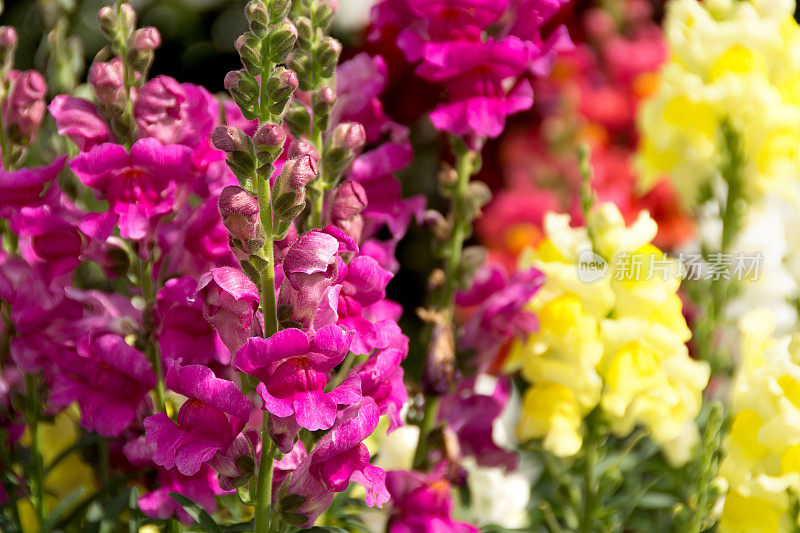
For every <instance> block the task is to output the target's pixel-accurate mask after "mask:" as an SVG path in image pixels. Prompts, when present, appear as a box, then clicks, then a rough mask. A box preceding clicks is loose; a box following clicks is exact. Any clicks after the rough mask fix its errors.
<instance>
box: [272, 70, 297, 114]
mask: <svg viewBox="0 0 800 533" xmlns="http://www.w3.org/2000/svg"><path fill="white" fill-rule="evenodd" d="M297 85H298V81H297V75H295V73H294V72H292V71H291V70H287V69H286V68H284V67H277V68H276V69H275V70H274V71H273V72H272V74H271V75H270V77H269V78H268V79H267V94H268V95H269V101H270V104H269V112H270V113H272V115H276V116H279V115H282V114H283V113H284V112H285V110H286V106H287V104H288V103H289V100H290V99H291V97H292V94H293V93H294V91H295V89H297Z"/></svg>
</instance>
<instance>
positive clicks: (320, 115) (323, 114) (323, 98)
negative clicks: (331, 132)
mask: <svg viewBox="0 0 800 533" xmlns="http://www.w3.org/2000/svg"><path fill="white" fill-rule="evenodd" d="M335 102H336V91H334V90H333V89H332V88H331V87H320V88H319V89H317V90H316V91H314V93H313V94H312V95H311V113H312V114H313V115H314V122H315V124H316V125H317V127H318V128H319V129H320V130H321V131H325V130H327V129H328V116H329V115H330V113H331V109H332V108H333V104H334V103H335Z"/></svg>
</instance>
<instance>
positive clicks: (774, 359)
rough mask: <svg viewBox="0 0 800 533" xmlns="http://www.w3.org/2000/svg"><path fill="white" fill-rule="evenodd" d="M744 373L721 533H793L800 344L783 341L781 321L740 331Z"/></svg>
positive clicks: (757, 314)
mask: <svg viewBox="0 0 800 533" xmlns="http://www.w3.org/2000/svg"><path fill="white" fill-rule="evenodd" d="M739 328H740V335H741V339H740V342H741V354H740V355H741V357H742V361H741V365H740V366H739V369H738V371H737V375H736V376H735V379H734V381H733V384H732V388H731V391H730V395H731V398H730V403H731V416H732V419H731V424H730V428H729V430H728V435H727V437H726V440H725V443H724V450H725V453H724V456H723V461H722V465H721V467H720V477H721V478H722V479H723V480H724V482H725V483H726V484H727V485H728V494H727V495H726V496H725V503H724V507H723V509H722V518H721V522H720V530H721V531H726V532H728V531H730V532H733V531H765V532H766V531H791V529H792V528H793V527H795V524H796V523H797V510H796V508H795V507H794V505H793V502H794V501H796V498H797V495H798V491H800V445H798V435H797V430H796V424H794V422H792V421H793V420H795V419H796V417H797V416H798V403H797V392H798V390H800V366H798V361H800V359H798V355H799V354H798V344H797V342H798V339H797V338H796V336H782V337H775V336H774V335H773V334H774V331H775V319H774V318H773V316H772V314H771V313H770V312H769V311H768V310H766V309H761V310H756V311H752V312H751V313H749V314H748V315H746V316H745V317H743V318H742V319H741V321H740V324H739Z"/></svg>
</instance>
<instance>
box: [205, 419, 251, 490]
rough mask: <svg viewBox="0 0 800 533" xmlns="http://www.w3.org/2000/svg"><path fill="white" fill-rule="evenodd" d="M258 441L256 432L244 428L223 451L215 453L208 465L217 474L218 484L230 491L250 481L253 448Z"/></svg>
mask: <svg viewBox="0 0 800 533" xmlns="http://www.w3.org/2000/svg"><path fill="white" fill-rule="evenodd" d="M257 443H258V432H257V431H256V430H254V429H246V430H244V431H243V432H242V433H240V434H239V435H237V437H236V438H235V439H234V440H233V442H232V443H231V445H230V446H229V447H228V449H227V450H226V451H225V453H217V454H215V455H214V457H213V458H211V460H210V461H209V463H208V464H209V465H211V467H212V468H213V469H214V470H215V471H216V472H217V474H218V475H219V486H220V487H221V488H222V490H226V491H230V490H234V489H235V488H237V487H241V486H243V485H245V484H247V483H248V482H249V481H250V478H251V477H252V476H253V473H254V472H255V465H256V463H255V459H254V458H253V450H255V449H256V444H257Z"/></svg>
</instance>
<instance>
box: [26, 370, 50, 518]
mask: <svg viewBox="0 0 800 533" xmlns="http://www.w3.org/2000/svg"><path fill="white" fill-rule="evenodd" d="M36 385H37V384H36V377H35V376H33V375H32V374H25V388H26V393H27V397H28V425H29V426H30V431H31V472H30V475H31V503H32V504H33V509H34V512H35V513H36V517H37V518H38V519H39V524H43V523H44V518H45V507H44V506H45V502H44V464H43V463H42V451H41V439H42V435H41V427H40V425H39V415H40V405H39V398H38V395H37V392H36Z"/></svg>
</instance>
